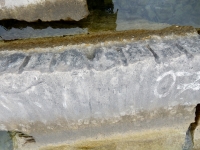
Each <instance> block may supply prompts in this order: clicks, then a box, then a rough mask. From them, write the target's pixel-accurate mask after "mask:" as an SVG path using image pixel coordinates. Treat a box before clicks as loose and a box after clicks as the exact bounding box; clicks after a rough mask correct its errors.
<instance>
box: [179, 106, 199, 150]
mask: <svg viewBox="0 0 200 150" xmlns="http://www.w3.org/2000/svg"><path fill="white" fill-rule="evenodd" d="M194 120H195V122H193V123H191V124H190V126H189V128H188V130H187V132H186V137H185V143H184V146H183V150H192V149H193V146H194V132H195V130H196V128H197V126H198V125H199V120H200V104H197V106H196V111H195V119H194Z"/></svg>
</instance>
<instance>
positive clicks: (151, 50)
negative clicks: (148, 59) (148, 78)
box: [147, 45, 161, 64]
mask: <svg viewBox="0 0 200 150" xmlns="http://www.w3.org/2000/svg"><path fill="white" fill-rule="evenodd" d="M147 48H148V49H149V50H150V52H151V53H152V54H153V56H154V58H155V61H156V63H158V64H160V63H161V61H160V58H159V56H158V55H157V54H156V53H155V52H154V50H153V49H152V48H151V47H150V46H149V45H147Z"/></svg>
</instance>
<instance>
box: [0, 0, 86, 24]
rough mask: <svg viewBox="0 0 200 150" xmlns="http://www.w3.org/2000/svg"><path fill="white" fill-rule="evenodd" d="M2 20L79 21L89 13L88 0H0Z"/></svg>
mask: <svg viewBox="0 0 200 150" xmlns="http://www.w3.org/2000/svg"><path fill="white" fill-rule="evenodd" d="M0 14H1V15H0V20H2V19H17V20H25V21H29V22H32V21H36V20H38V19H40V20H42V21H54V20H61V19H62V20H75V21H79V20H81V19H83V18H85V17H87V15H88V14H89V11H88V7H87V3H86V0H18V1H12V0H0Z"/></svg>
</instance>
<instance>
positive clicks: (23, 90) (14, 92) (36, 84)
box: [4, 81, 43, 94]
mask: <svg viewBox="0 0 200 150" xmlns="http://www.w3.org/2000/svg"><path fill="white" fill-rule="evenodd" d="M42 83H43V81H40V82H37V83H35V84H33V85H30V86H29V87H27V88H26V89H22V90H19V91H8V92H4V93H5V94H18V93H23V92H26V91H27V90H29V89H31V88H32V87H35V86H38V85H40V84H42Z"/></svg>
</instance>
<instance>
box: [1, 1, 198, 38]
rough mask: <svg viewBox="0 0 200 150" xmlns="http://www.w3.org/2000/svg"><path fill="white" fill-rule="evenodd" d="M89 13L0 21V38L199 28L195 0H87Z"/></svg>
mask: <svg viewBox="0 0 200 150" xmlns="http://www.w3.org/2000/svg"><path fill="white" fill-rule="evenodd" d="M88 5H89V10H90V15H89V16H88V17H87V18H86V19H83V20H81V21H79V22H65V21H58V22H41V21H38V22H35V23H28V22H22V21H16V20H7V21H0V39H3V40H15V39H27V38H39V37H40V38H41V37H52V36H67V35H75V34H88V33H92V32H102V31H122V30H132V29H151V30H152V29H161V28H165V27H167V26H170V25H187V26H194V27H195V28H200V17H199V16H200V1H199V0H181V1H180V0H123V1H122V0H104V1H103V0H95V1H93V0H88Z"/></svg>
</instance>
